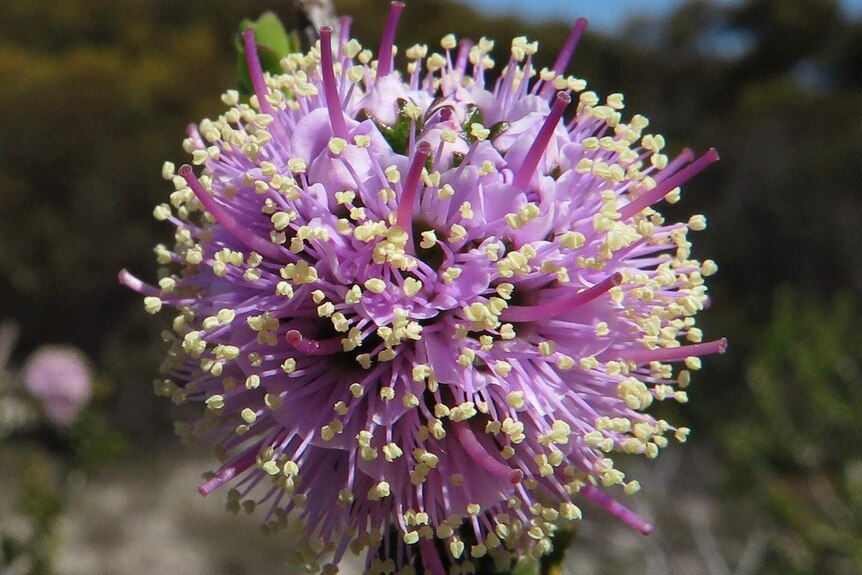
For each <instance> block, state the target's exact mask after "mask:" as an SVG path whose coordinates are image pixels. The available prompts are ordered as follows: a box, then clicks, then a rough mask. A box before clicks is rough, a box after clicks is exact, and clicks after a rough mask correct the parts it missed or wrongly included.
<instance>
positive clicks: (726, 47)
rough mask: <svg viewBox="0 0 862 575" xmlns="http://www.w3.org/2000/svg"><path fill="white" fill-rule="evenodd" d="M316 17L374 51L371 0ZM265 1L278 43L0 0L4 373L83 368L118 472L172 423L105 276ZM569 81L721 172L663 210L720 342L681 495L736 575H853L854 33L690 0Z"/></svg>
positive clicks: (502, 23)
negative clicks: (261, 26)
mask: <svg viewBox="0 0 862 575" xmlns="http://www.w3.org/2000/svg"><path fill="white" fill-rule="evenodd" d="M337 7H338V10H339V12H340V13H342V14H352V15H353V16H354V27H353V29H354V34H355V35H356V36H358V37H359V38H360V39H361V40H365V41H367V43H369V44H370V45H372V46H374V45H375V44H376V39H377V38H378V37H379V34H380V32H381V29H382V25H383V20H384V18H383V16H382V14H383V11H384V10H385V2H383V1H382V0H342V1H340V2H337ZM267 9H271V10H274V11H276V12H278V13H280V14H283V15H284V17H285V21H286V23H287V24H288V27H290V24H291V20H290V17H291V9H290V3H289V2H288V1H286V0H270V1H266V0H248V1H245V2H231V1H228V0H182V1H180V0H149V1H146V2H141V1H138V0H40V1H39V2H31V1H29V0H0V14H2V15H3V16H2V18H0V78H3V79H4V82H3V89H2V90H0V214H2V224H0V254H2V257H0V318H5V319H11V320H14V321H15V322H16V323H18V324H19V325H20V327H21V339H20V343H19V346H18V350H17V352H16V355H15V356H14V358H13V360H18V361H20V360H21V359H22V358H23V357H24V356H25V355H26V354H27V353H29V352H30V351H31V350H32V349H34V348H35V347H36V346H37V344H41V343H50V342H65V343H73V344H75V345H77V346H78V347H80V348H82V349H83V350H84V351H85V352H86V353H87V354H88V355H89V356H90V357H91V358H92V359H93V360H94V362H95V364H96V365H97V366H98V370H99V372H100V373H101V374H102V376H103V378H104V379H105V380H106V381H110V382H112V385H111V389H113V392H112V393H111V394H109V396H108V397H107V398H105V399H104V400H102V402H101V404H100V405H101V407H100V409H101V411H102V414H103V415H104V417H105V418H106V420H107V422H108V423H107V424H106V425H108V426H110V428H111V429H112V430H114V431H116V432H117V433H120V434H122V435H123V436H125V437H126V441H127V444H128V445H133V446H134V456H135V457H137V458H142V457H147V456H148V454H151V453H153V452H155V451H157V450H159V449H161V448H162V447H161V446H163V445H164V444H165V442H173V441H174V439H172V438H169V437H166V436H167V435H168V434H169V433H170V431H171V430H170V425H171V424H170V422H171V421H172V420H174V419H175V418H176V417H178V416H179V417H181V416H180V415H178V414H177V413H176V411H175V410H173V409H172V408H170V407H169V406H168V405H166V404H165V403H163V402H162V401H161V400H159V399H157V398H155V397H154V396H153V394H152V388H151V380H152V379H153V377H155V376H156V370H157V366H158V364H159V361H160V358H161V355H162V352H163V347H162V345H161V344H160V343H159V339H158V333H159V331H160V329H161V328H162V325H163V323H164V318H162V317H157V318H152V317H151V316H148V315H146V314H144V313H143V311H142V306H141V303H140V301H139V298H137V297H136V296H135V295H134V294H131V293H129V292H126V291H124V290H123V289H121V288H120V287H119V286H118V285H117V282H116V274H117V271H118V270H119V269H120V268H122V267H128V268H130V269H131V270H132V271H134V272H136V273H138V274H140V275H142V276H143V277H146V278H149V279H152V278H153V276H154V271H155V262H154V257H153V255H152V247H153V246H154V245H155V244H156V243H158V242H166V241H167V240H168V239H169V234H170V230H168V229H167V228H166V227H164V226H161V225H157V223H156V222H155V221H154V220H152V218H150V217H149V214H150V213H151V211H152V208H153V206H155V205H156V204H158V203H160V202H161V201H163V198H164V197H165V196H166V194H167V193H168V192H169V190H168V188H167V187H166V185H165V183H164V182H163V181H162V180H161V178H160V168H161V164H162V162H163V161H164V160H166V159H170V160H173V161H176V162H182V161H184V155H183V153H182V150H181V149H180V142H181V139H182V137H183V130H184V127H185V124H186V122H189V121H194V120H197V119H200V118H202V117H205V116H208V115H213V114H216V113H217V112H218V110H219V108H220V107H221V103H220V102H219V98H218V96H219V94H220V93H221V91H222V90H223V89H225V88H226V87H229V86H232V85H234V84H235V69H234V64H235V58H234V54H233V51H232V50H233V34H234V32H235V29H236V25H237V23H238V22H239V21H240V20H241V19H242V18H244V17H248V16H256V15H258V14H260V13H261V12H263V11H264V10H267ZM402 23H403V24H402V26H401V28H400V30H399V38H400V39H402V44H403V43H405V42H406V40H405V39H410V40H411V41H416V42H427V43H429V44H433V43H436V41H437V40H438V39H439V38H440V37H441V36H443V35H444V34H445V33H448V32H450V31H451V32H455V33H457V34H458V35H459V36H470V37H474V38H475V37H479V36H481V35H483V34H485V35H489V36H493V37H494V38H496V39H497V40H498V43H497V50H498V52H499V54H498V61H501V60H502V59H504V56H505V53H506V51H507V48H508V40H509V39H510V38H511V37H513V36H516V35H520V34H526V35H527V36H528V37H530V38H531V39H538V40H540V44H541V47H542V49H541V51H540V53H539V56H540V57H539V61H538V64H539V65H540V66H541V65H547V64H549V63H550V61H551V60H552V58H553V57H554V56H555V54H556V52H557V50H558V48H559V46H560V45H561V43H562V40H563V39H564V37H565V34H566V32H567V30H568V23H545V24H525V23H522V22H518V21H516V20H514V19H513V18H500V17H494V16H492V15H487V14H482V15H480V14H476V13H474V12H473V11H471V10H470V9H468V8H466V7H465V6H463V5H460V4H456V3H455V2H453V1H451V0H409V2H408V9H407V11H406V12H405V16H404V18H403V20H402ZM571 70H572V71H573V72H574V73H575V74H576V75H578V76H580V77H583V78H585V79H587V80H588V81H589V82H590V84H591V86H592V87H593V88H594V89H596V90H597V91H599V92H600V93H605V94H607V93H610V92H614V91H618V90H619V91H623V92H624V93H625V94H626V102H627V107H628V109H629V110H631V111H632V112H635V111H636V112H640V113H644V114H645V115H647V116H648V117H650V118H651V120H652V126H653V127H654V128H655V129H657V130H659V131H661V132H663V133H664V134H665V135H666V137H667V139H668V142H669V143H670V146H671V151H678V150H679V149H681V148H682V147H692V148H694V149H696V150H698V149H699V150H703V149H705V148H706V147H708V146H715V147H716V148H718V150H719V151H720V153H721V155H722V162H720V164H719V165H718V166H716V167H714V168H711V169H710V170H709V172H708V173H707V174H705V175H702V176H700V177H698V178H697V179H696V180H695V181H694V182H692V183H690V184H689V185H688V186H686V189H685V195H686V198H685V200H686V201H684V202H681V203H680V204H678V205H677V206H675V207H674V208H673V212H674V213H673V215H675V216H677V217H687V216H688V215H690V214H692V213H705V214H707V215H708V217H709V220H710V224H711V225H710V229H709V230H707V231H706V232H704V233H702V234H700V236H699V237H698V238H696V251H695V255H696V256H698V257H701V258H706V257H710V258H715V259H716V260H717V261H718V262H719V264H720V265H721V268H722V270H721V273H720V274H719V275H718V276H716V277H715V278H712V281H711V283H710V286H711V289H712V293H713V297H714V300H713V301H714V304H713V307H714V311H708V312H707V313H706V314H705V318H704V320H703V321H704V327H705V329H706V331H707V333H709V334H711V335H712V336H715V337H717V336H720V335H726V336H727V337H728V338H729V339H730V342H731V351H730V352H729V353H728V354H727V355H726V356H724V357H723V358H720V359H708V360H707V361H706V363H707V369H706V370H705V371H704V373H703V374H701V375H699V376H698V377H697V379H696V381H695V385H694V387H693V389H692V391H691V398H692V401H691V404H689V405H688V406H684V407H683V408H682V409H681V410H679V413H677V414H674V415H673V417H675V418H676V420H677V421H684V422H685V423H686V424H690V425H691V426H692V427H694V428H695V430H696V434H695V436H694V437H693V441H692V443H690V444H689V445H688V446H686V447H685V449H697V450H701V451H705V452H707V453H708V454H709V457H710V458H711V461H713V462H714V465H715V468H714V469H712V470H711V472H710V476H711V478H712V479H715V481H712V482H710V483H709V487H703V489H704V490H706V489H709V490H710V491H708V492H705V493H704V496H706V497H709V498H712V499H714V500H715V501H720V502H724V503H725V504H726V505H725V506H726V507H727V508H728V509H731V508H732V505H733V504H739V505H743V506H744V507H745V508H747V509H750V510H754V511H753V513H754V515H755V516H756V518H757V521H759V522H762V523H763V524H764V525H766V531H767V537H766V542H765V543H764V544H763V545H764V549H765V550H764V552H763V553H764V554H765V555H764V554H762V557H764V559H763V560H761V561H760V562H759V563H757V564H756V566H755V571H753V572H758V573H776V574H777V573H836V574H841V573H858V572H860V571H862V453H860V451H862V450H860V448H859V446H860V445H862V433H860V429H862V427H860V425H859V421H860V418H862V371H860V369H862V368H860V357H862V356H860V352H862V335H860V331H859V325H860V319H862V310H860V307H859V305H858V296H859V293H860V289H862V250H860V249H859V246H860V245H862V226H860V225H859V222H860V221H862V194H860V182H862V162H860V161H859V158H860V155H861V154H862V90H860V88H862V23H860V22H859V21H858V20H856V21H854V20H848V19H847V18H846V17H844V16H843V15H842V13H841V11H840V9H839V8H838V5H837V3H836V2H835V1H833V0H747V1H745V2H742V3H741V5H740V6H738V7H732V8H728V7H726V5H721V4H718V3H712V2H709V1H707V0H693V1H689V2H687V3H685V4H684V5H683V6H682V7H681V8H680V9H679V10H678V11H677V12H675V13H674V14H673V15H671V16H670V17H668V18H667V19H664V20H660V21H646V20H644V21H636V22H630V23H629V24H628V25H627V26H626V27H625V28H624V30H623V33H621V34H619V35H618V36H615V37H606V36H602V35H600V34H596V33H592V32H590V33H588V34H587V36H586V38H585V40H584V41H583V42H582V44H581V47H580V48H579V51H578V54H577V56H576V58H575V62H574V64H573V66H572V68H571ZM112 433H113V432H112ZM110 436H111V437H112V439H111V441H113V442H116V437H115V436H114V435H112V434H110ZM2 449H3V447H2V445H0V450H2ZM88 449H93V446H92V445H89V446H88ZM7 452H8V449H7ZM127 453H128V452H127ZM19 465H20V467H19V468H18V471H19V472H20V474H21V475H22V477H23V476H24V475H28V476H31V475H32V474H36V475H33V476H34V477H36V476H39V477H41V476H42V475H39V474H44V473H43V471H44V470H41V471H40V468H37V467H38V464H37V463H34V462H33V461H29V460H27V461H22V462H20V463H19ZM118 465H119V464H118ZM34 466H35V467H34ZM34 469H35V471H34ZM90 473H91V474H94V473H97V472H96V471H93V470H90ZM4 489H5V488H4ZM49 496H50V497H53V495H49ZM28 501H29V502H30V503H28ZM49 503H50V502H48V503H44V502H43V504H42V505H46V506H48V507H45V509H46V510H44V513H43V512H42V511H40V513H42V514H43V515H44V514H46V513H47V514H50V513H53V508H51V507H50V506H49ZM23 504H25V505H31V506H32V505H35V504H34V503H33V502H32V497H30V496H29V495H28V496H26V497H25V500H24V501H23ZM727 515H728V516H727V517H725V519H724V520H726V521H730V522H732V521H733V519H734V518H733V517H732V516H730V515H731V514H729V513H728V514H727ZM40 517H41V515H40ZM0 529H2V523H0ZM731 531H732V530H731ZM574 545H575V549H577V545H578V543H577V541H576V542H575V544H574ZM725 549H730V551H727V553H729V555H730V556H731V557H730V559H729V563H730V564H731V565H737V566H738V564H741V562H742V559H741V556H742V552H741V551H739V552H738V553H737V552H736V551H734V550H733V549H734V548H733V547H732V546H730V547H727V546H726V547H725ZM575 553H577V551H575ZM625 572H631V573H640V572H642V570H639V568H638V567H637V566H635V567H632V570H631V571H625ZM737 572H739V571H738V570H737Z"/></svg>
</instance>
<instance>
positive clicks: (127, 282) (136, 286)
mask: <svg viewBox="0 0 862 575" xmlns="http://www.w3.org/2000/svg"><path fill="white" fill-rule="evenodd" d="M119 280H120V285H124V286H126V287H127V288H129V289H131V290H132V291H136V292H138V293H139V294H141V295H149V296H156V297H158V296H160V295H162V290H160V289H158V288H156V287H153V286H151V285H150V284H148V283H146V282H143V281H141V280H139V279H138V278H136V277H135V276H133V275H132V274H131V272H129V270H126V269H122V270H120V274H119Z"/></svg>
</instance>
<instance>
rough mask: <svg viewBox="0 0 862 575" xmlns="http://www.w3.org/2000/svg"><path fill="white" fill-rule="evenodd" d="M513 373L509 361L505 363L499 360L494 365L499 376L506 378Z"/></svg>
mask: <svg viewBox="0 0 862 575" xmlns="http://www.w3.org/2000/svg"><path fill="white" fill-rule="evenodd" d="M511 372H512V364H511V363H509V362H508V361H503V360H502V359H498V360H497V361H496V362H495V363H494V373H496V374H497V375H499V376H500V377H506V376H508V375H509V374H510V373H511Z"/></svg>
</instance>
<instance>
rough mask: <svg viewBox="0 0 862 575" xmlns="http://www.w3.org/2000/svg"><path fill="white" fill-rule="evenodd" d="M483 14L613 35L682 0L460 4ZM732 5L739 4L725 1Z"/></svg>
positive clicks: (851, 9)
mask: <svg viewBox="0 0 862 575" xmlns="http://www.w3.org/2000/svg"><path fill="white" fill-rule="evenodd" d="M461 1H462V2H464V3H465V4H472V5H473V6H475V7H476V8H479V9H481V10H482V11H484V12H510V13H515V14H518V15H520V16H522V17H524V18H527V19H529V20H543V19H560V20H567V21H572V22H574V20H575V18H577V17H579V16H584V17H586V18H588V19H589V20H590V26H591V27H593V28H597V29H600V30H604V31H608V32H612V31H614V30H615V29H616V28H617V27H618V26H619V25H620V24H621V23H622V22H624V21H625V19H626V17H627V16H631V15H634V14H656V15H660V14H663V13H665V12H668V11H670V10H672V9H673V8H674V7H676V6H679V5H680V4H682V2H683V0H461ZM723 1H725V2H727V3H729V4H734V3H738V2H739V0H723ZM842 4H843V5H844V8H845V10H847V12H848V13H850V14H852V15H854V16H856V17H859V16H862V0H842Z"/></svg>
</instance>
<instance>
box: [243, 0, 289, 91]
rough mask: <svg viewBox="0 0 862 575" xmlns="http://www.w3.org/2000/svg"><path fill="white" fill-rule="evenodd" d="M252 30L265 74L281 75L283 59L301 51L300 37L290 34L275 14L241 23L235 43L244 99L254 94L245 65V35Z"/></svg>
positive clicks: (246, 65)
mask: <svg viewBox="0 0 862 575" xmlns="http://www.w3.org/2000/svg"><path fill="white" fill-rule="evenodd" d="M249 28H251V29H252V30H254V39H255V44H257V57H258V59H259V60H260V65H261V67H262V68H263V71H264V72H269V73H270V74H281V72H282V69H281V59H282V58H284V57H285V56H287V55H288V54H292V53H294V52H299V51H300V49H301V48H300V42H299V35H298V34H297V33H296V32H290V33H288V32H287V30H286V29H285V28H284V25H283V24H282V23H281V20H280V19H279V17H278V16H276V15H275V13H274V12H264V13H263V14H262V15H261V17H260V18H258V19H257V20H251V19H248V18H247V19H245V20H243V21H242V22H240V25H239V33H238V34H237V36H236V42H235V43H236V51H237V73H238V74H239V78H238V84H239V90H240V93H241V94H243V95H244V96H250V95H251V94H253V93H254V88H253V87H252V85H251V77H250V76H249V72H248V63H247V62H246V54H245V46H244V45H243V42H242V33H243V32H245V31H246V30H248V29H249Z"/></svg>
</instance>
